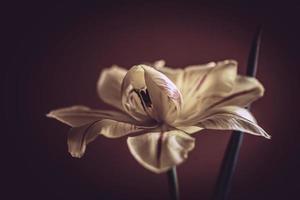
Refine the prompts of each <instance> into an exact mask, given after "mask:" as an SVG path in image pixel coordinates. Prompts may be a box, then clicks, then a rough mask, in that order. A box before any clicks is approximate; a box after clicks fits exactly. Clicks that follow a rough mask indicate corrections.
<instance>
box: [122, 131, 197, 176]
mask: <svg viewBox="0 0 300 200" xmlns="http://www.w3.org/2000/svg"><path fill="white" fill-rule="evenodd" d="M127 144H128V147H129V150H130V152H131V154H132V155H133V156H134V158H135V159H136V160H137V161H138V162H139V163H140V164H141V165H143V166H144V167H145V168H146V169H148V170H150V171H152V172H155V173H162V172H165V171H167V170H169V169H170V168H171V167H173V166H176V165H179V164H181V163H182V162H183V161H185V160H186V159H187V157H188V152H189V151H191V150H192V149H193V148H194V145H195V139H194V138H192V137H190V136H189V135H187V134H185V133H183V132H181V131H176V130H173V131H168V132H161V133H160V132H151V133H147V134H143V135H140V136H136V137H129V138H128V139H127Z"/></svg>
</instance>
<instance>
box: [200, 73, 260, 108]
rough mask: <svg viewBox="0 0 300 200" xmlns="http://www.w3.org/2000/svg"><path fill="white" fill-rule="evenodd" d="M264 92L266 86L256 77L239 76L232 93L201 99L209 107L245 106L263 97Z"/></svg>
mask: <svg viewBox="0 0 300 200" xmlns="http://www.w3.org/2000/svg"><path fill="white" fill-rule="evenodd" d="M263 94H264V87H263V86H262V84H261V83H260V82H259V81H258V80H257V79H256V78H252V77H246V76H237V78H236V80H235V84H234V86H233V89H232V91H231V92H230V93H228V94H226V95H211V96H207V97H205V98H202V99H201V103H202V104H204V105H206V107H207V109H208V108H212V107H215V106H219V107H220V106H227V105H233V106H241V107H245V106H247V105H249V104H250V103H252V102H253V101H255V100H257V99H258V98H260V97H262V96H263Z"/></svg>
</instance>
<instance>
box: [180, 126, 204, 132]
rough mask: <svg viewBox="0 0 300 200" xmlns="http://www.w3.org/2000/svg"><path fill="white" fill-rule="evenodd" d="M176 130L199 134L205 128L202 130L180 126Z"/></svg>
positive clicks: (196, 127) (197, 127)
mask: <svg viewBox="0 0 300 200" xmlns="http://www.w3.org/2000/svg"><path fill="white" fill-rule="evenodd" d="M176 129H178V130H181V131H183V132H185V133H188V134H193V133H197V132H199V131H201V130H203V128H201V127H199V126H178V127H176Z"/></svg>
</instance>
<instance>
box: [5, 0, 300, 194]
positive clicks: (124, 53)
mask: <svg viewBox="0 0 300 200" xmlns="http://www.w3.org/2000/svg"><path fill="white" fill-rule="evenodd" d="M2 8H4V9H3V12H1V15H3V16H2V20H3V21H4V22H3V23H2V29H1V31H2V34H3V36H2V37H1V39H2V40H3V42H2V47H4V48H3V49H4V52H3V53H2V55H3V56H4V59H3V61H6V60H7V61H8V62H7V63H6V62H4V64H3V66H2V67H1V71H2V72H1V77H2V78H1V87H2V91H1V93H2V94H3V96H2V98H1V101H3V103H2V105H3V107H2V109H1V110H2V112H1V113H2V114H1V116H2V117H4V119H3V120H2V122H4V123H3V125H2V131H1V148H3V150H2V151H1V153H2V158H1V160H2V161H1V172H2V173H1V174H3V175H1V182H2V187H1V195H4V194H5V195H7V197H6V198H4V199H73V200H77V199H87V200H88V199H89V200H96V199H97V200H99V199H145V200H147V199H167V198H168V188H167V180H166V176H165V175H164V174H161V175H156V174H153V173H151V172H149V171H147V170H145V169H144V168H142V167H141V166H140V165H139V164H138V163H137V162H136V161H135V160H134V159H133V157H132V156H131V155H130V153H129V151H128V149H127V146H126V138H122V139H117V140H110V139H106V138H103V137H100V138H99V139H98V140H97V141H95V142H93V143H92V144H90V145H89V146H88V149H87V153H86V155H85V156H84V157H83V158H82V159H75V158H72V157H71V156H70V155H69V154H68V153H67V145H66V133H67V131H68V127H66V126H64V125H63V124H61V123H58V122H57V121H54V120H51V119H48V118H46V117H45V114H46V113H47V112H48V111H49V110H51V109H54V108H58V107H62V106H69V105H74V104H84V105H88V106H91V107H94V108H105V109H106V108H109V107H108V106H106V105H104V104H103V103H102V102H101V101H100V100H99V99H98V97H97V94H96V81H97V79H98V76H99V73H100V71H101V69H103V68H104V67H109V66H110V65H112V64H119V65H121V66H125V67H127V68H128V67H130V66H132V65H134V64H138V63H141V62H152V61H155V60H157V59H165V60H166V61H167V64H169V65H171V66H178V67H181V66H185V65H188V64H199V63H206V62H209V61H218V60H223V59H227V58H234V59H236V60H238V62H239V66H240V68H239V71H240V73H243V72H244V71H245V65H246V60H247V55H248V50H249V48H250V42H251V40H252V36H253V34H254V31H255V29H256V27H257V25H259V24H263V26H264V35H263V40H262V48H261V54H260V61H259V70H258V75H257V76H258V78H259V79H260V80H261V82H262V83H263V84H264V86H265V88H266V94H265V97H264V98H263V99H261V100H259V101H258V102H256V103H255V104H254V106H253V113H254V114H255V116H256V117H257V120H258V122H259V124H260V125H261V126H262V127H264V128H265V130H267V131H268V133H270V134H271V135H272V140H266V139H263V138H260V137H255V136H248V135H247V136H245V140H244V143H243V146H242V149H241V154H240V160H239V163H238V166H237V171H236V173H235V176H234V183H233V187H232V190H231V195H230V199H233V200H239V199H243V200H250V199H256V200H260V199H299V196H300V195H299V190H300V184H299V178H300V170H299V168H300V162H299V153H300V147H299V138H300V136H299V134H300V133H299V128H298V125H299V117H298V112H299V105H298V103H299V94H298V91H299V78H300V77H299V67H300V66H299V62H298V59H297V58H298V57H299V55H298V52H299V34H300V31H299V18H300V15H299V8H300V7H299V6H298V5H295V4H294V5H290V4H287V2H286V1H283V2H281V3H280V4H276V3H275V1H274V2H273V1H270V2H268V3H266V2H265V3H258V2H257V3H253V2H252V3H249V2H248V3H247V4H238V3H233V2H232V3H226V4H225V3H223V4H217V3H196V2H192V3H185V4H184V3H175V2H172V3H171V2H168V3H167V2H160V3H154V2H151V3H141V2H135V3H125V2H124V1H121V2H119V3H101V4H100V3H98V4H95V3H90V4H87V3H85V4H79V3H74V2H72V3H71V1H70V2H69V3H60V4H51V3H45V2H43V3H32V4H30V3H28V2H26V3H12V4H10V5H6V6H2ZM2 63H3V62H2ZM229 136H230V134H229V132H221V131H218V132H217V131H203V132H201V133H199V134H197V135H195V137H196V138H197V144H196V148H195V150H194V151H193V152H191V153H190V156H189V159H188V160H187V162H185V163H184V164H183V165H181V166H180V167H179V168H178V172H179V180H180V190H181V196H182V199H183V200H184V199H189V200H193V199H195V200H196V199H209V198H210V197H211V195H212V192H213V186H214V183H215V181H216V177H217V174H218V170H219V166H220V162H221V160H222V156H223V153H224V150H225V147H226V144H227V142H228V139H229Z"/></svg>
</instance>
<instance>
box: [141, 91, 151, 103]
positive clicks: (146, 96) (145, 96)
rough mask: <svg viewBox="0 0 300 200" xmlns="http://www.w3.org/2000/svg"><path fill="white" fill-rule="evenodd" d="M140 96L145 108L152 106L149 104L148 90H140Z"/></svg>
mask: <svg viewBox="0 0 300 200" xmlns="http://www.w3.org/2000/svg"><path fill="white" fill-rule="evenodd" d="M145 91H146V92H145ZM140 95H141V98H142V100H143V102H144V103H145V106H146V107H151V106H152V102H151V99H150V96H149V93H148V90H147V89H146V90H141V91H140Z"/></svg>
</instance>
